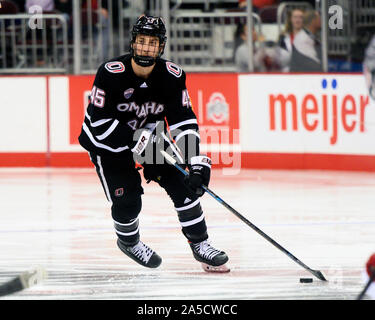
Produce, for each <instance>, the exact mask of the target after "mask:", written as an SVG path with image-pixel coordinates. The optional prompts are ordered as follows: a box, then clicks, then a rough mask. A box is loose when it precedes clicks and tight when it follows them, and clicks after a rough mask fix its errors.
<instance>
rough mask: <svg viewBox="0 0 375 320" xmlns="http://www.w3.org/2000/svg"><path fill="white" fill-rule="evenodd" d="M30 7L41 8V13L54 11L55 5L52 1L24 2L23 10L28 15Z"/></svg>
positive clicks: (29, 0)
mask: <svg viewBox="0 0 375 320" xmlns="http://www.w3.org/2000/svg"><path fill="white" fill-rule="evenodd" d="M32 6H39V7H41V8H42V10H43V12H46V11H54V10H55V3H54V1H53V0H26V4H25V10H26V12H27V13H29V12H30V11H29V10H30V8H31V7H32Z"/></svg>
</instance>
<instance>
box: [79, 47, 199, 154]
mask: <svg viewBox="0 0 375 320" xmlns="http://www.w3.org/2000/svg"><path fill="white" fill-rule="evenodd" d="M185 82H186V75H185V72H184V71H183V70H182V69H181V67H179V66H178V65H176V64H174V63H173V62H171V61H166V60H164V59H157V60H156V65H155V67H154V69H153V71H152V73H151V74H150V76H149V77H148V78H147V79H143V78H140V77H138V76H136V75H135V73H134V71H133V69H132V66H131V55H130V54H127V55H124V56H121V57H118V58H115V59H112V60H111V61H108V62H105V63H103V64H102V65H101V66H100V67H99V69H98V71H97V74H96V77H95V81H94V84H93V87H92V91H91V95H90V101H89V104H88V107H87V110H86V113H85V119H84V122H83V125H82V130H81V134H80V136H79V142H80V144H81V146H82V147H83V148H85V149H86V150H88V151H91V152H94V153H96V154H99V155H118V156H121V155H124V153H129V152H130V147H129V145H130V144H132V143H133V135H134V132H135V131H136V130H138V129H141V128H147V127H148V126H149V127H151V126H152V125H153V124H155V123H156V122H157V121H163V120H166V121H167V125H168V126H169V130H170V133H171V135H172V138H174V140H175V141H176V143H177V144H179V142H181V141H183V140H184V141H187V140H189V139H191V137H194V138H195V139H197V141H198V142H197V143H196V145H197V146H199V138H200V137H199V130H198V123H197V119H196V116H195V114H194V112H193V110H192V105H191V102H190V98H189V94H188V90H187V88H186V84H185ZM188 136H189V139H187V140H186V138H187V137H188ZM184 144H185V142H184V143H183V145H184ZM197 153H199V147H198V148H197Z"/></svg>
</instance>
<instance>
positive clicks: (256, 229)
mask: <svg viewBox="0 0 375 320" xmlns="http://www.w3.org/2000/svg"><path fill="white" fill-rule="evenodd" d="M163 136H164V139H166V136H165V135H163ZM160 152H161V154H162V155H163V156H164V158H165V159H166V160H167V161H168V162H169V163H170V164H172V165H173V166H174V167H176V168H177V169H178V170H179V171H181V172H182V173H183V174H184V175H185V176H187V175H188V174H189V173H188V172H186V171H185V170H184V169H183V168H181V167H180V166H179V164H178V163H177V161H176V160H175V159H174V158H173V157H172V156H171V155H169V154H168V153H167V152H165V151H164V150H160ZM202 188H203V189H204V190H205V191H206V192H207V193H208V194H209V195H210V196H211V197H213V198H214V199H215V200H217V201H218V202H219V203H221V204H222V205H223V206H224V207H225V208H227V209H228V210H229V211H230V212H232V213H233V214H234V215H236V216H237V217H238V218H240V219H241V220H242V221H243V222H245V223H246V224H247V225H248V226H249V227H251V228H252V229H253V230H255V231H256V232H257V233H259V234H260V235H261V236H262V237H263V238H265V239H266V240H267V241H269V242H270V243H271V244H273V245H274V246H275V247H276V248H278V249H280V250H281V251H282V252H284V253H285V254H286V255H287V256H288V257H289V258H291V259H292V260H294V261H295V262H297V263H298V264H299V265H300V266H301V267H303V268H305V269H306V270H307V271H309V272H310V273H312V274H313V275H314V276H315V277H317V278H318V279H319V280H322V281H327V279H326V278H325V277H324V276H323V274H322V272H321V271H319V270H313V269H311V268H309V267H308V266H307V265H306V264H304V263H303V262H302V261H300V260H299V259H297V258H296V257H295V256H294V255H292V254H291V253H290V252H289V251H288V250H286V249H285V248H284V247H282V246H281V245H279V244H278V243H277V242H276V241H275V240H273V239H272V238H271V237H269V236H268V235H267V234H265V233H264V232H263V231H262V230H260V229H259V228H258V227H257V226H255V225H254V224H252V223H251V222H250V221H249V220H247V219H246V218H245V217H244V216H243V215H241V214H240V213H239V212H238V211H237V210H235V209H233V208H232V207H231V206H230V205H229V204H228V203H226V202H225V201H224V200H223V199H221V198H220V197H219V196H218V195H217V194H215V193H214V192H213V191H212V190H210V189H209V188H208V187H207V186H205V185H202Z"/></svg>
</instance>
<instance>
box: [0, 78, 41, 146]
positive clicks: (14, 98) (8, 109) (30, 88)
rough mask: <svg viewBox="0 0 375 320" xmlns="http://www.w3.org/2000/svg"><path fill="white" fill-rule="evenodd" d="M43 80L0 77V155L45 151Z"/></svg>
mask: <svg viewBox="0 0 375 320" xmlns="http://www.w3.org/2000/svg"><path fill="white" fill-rule="evenodd" d="M46 81H47V80H46V78H45V77H0V106H1V125H0V136H1V139H0V152H6V153H10V152H46V151H47V98H46Z"/></svg>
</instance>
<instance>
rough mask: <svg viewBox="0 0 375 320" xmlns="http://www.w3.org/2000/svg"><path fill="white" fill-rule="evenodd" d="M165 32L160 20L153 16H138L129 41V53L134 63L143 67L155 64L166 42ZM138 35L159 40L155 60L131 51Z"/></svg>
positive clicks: (162, 22)
mask: <svg viewBox="0 0 375 320" xmlns="http://www.w3.org/2000/svg"><path fill="white" fill-rule="evenodd" d="M166 32H167V30H166V29H165V24H164V21H163V19H162V18H160V17H153V16H146V15H142V16H140V17H139V18H138V19H137V21H136V23H135V24H134V25H133V29H132V33H131V40H130V53H131V54H132V56H133V58H134V61H135V62H136V63H137V64H139V65H140V66H143V67H148V66H151V65H153V64H154V63H155V60H156V58H160V57H161V55H162V54H163V52H164V47H165V43H166V42H167V37H166V35H165V34H166ZM138 34H144V35H148V36H155V37H158V38H159V48H160V49H159V54H158V56H157V57H156V58H152V57H144V56H139V55H136V54H135V52H134V49H133V45H134V43H135V40H136V38H137V35H138Z"/></svg>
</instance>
